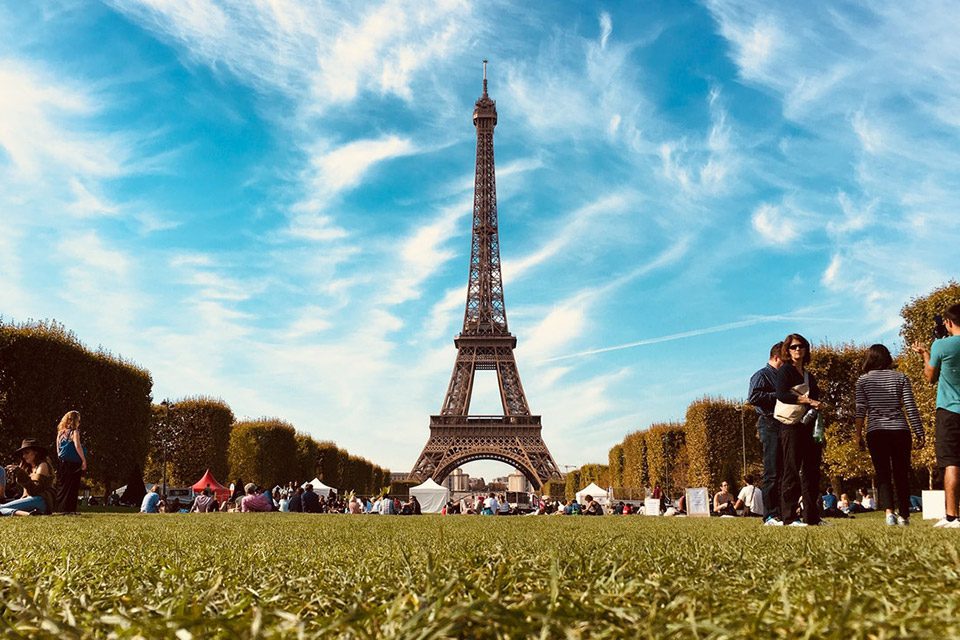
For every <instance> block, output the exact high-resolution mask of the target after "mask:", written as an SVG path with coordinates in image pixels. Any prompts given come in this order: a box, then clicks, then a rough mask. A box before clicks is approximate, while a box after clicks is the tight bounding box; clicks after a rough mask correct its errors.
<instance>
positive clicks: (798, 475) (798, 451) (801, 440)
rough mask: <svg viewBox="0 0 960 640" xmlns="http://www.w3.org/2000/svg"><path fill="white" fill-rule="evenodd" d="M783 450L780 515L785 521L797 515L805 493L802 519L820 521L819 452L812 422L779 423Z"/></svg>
mask: <svg viewBox="0 0 960 640" xmlns="http://www.w3.org/2000/svg"><path fill="white" fill-rule="evenodd" d="M780 450H781V453H782V455H783V458H782V462H783V467H782V472H781V478H780V517H781V518H782V519H783V522H784V524H790V523H791V522H793V521H794V520H796V519H797V516H796V513H797V508H798V506H799V503H800V497H801V496H803V521H804V522H806V523H807V524H817V523H818V522H820V508H819V506H818V505H817V499H818V498H819V497H820V453H821V447H820V445H819V444H817V443H816V442H815V441H814V439H813V425H812V424H811V425H805V424H789V425H788V424H785V425H782V426H781V427H780Z"/></svg>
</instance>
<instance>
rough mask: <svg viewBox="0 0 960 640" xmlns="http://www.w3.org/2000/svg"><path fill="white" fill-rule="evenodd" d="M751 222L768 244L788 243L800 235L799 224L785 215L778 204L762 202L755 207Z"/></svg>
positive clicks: (781, 244)
mask: <svg viewBox="0 0 960 640" xmlns="http://www.w3.org/2000/svg"><path fill="white" fill-rule="evenodd" d="M750 223H751V224H752V225H753V230H754V231H756V232H757V233H758V234H759V235H760V239H761V240H762V241H763V242H765V243H767V244H771V245H779V246H783V245H787V244H789V243H790V242H793V241H794V240H795V239H796V238H797V235H798V230H797V225H796V224H795V223H794V221H793V220H791V219H790V218H789V217H788V216H786V215H784V213H783V212H782V211H781V208H780V207H779V206H777V205H772V204H768V203H763V204H761V205H760V206H758V207H757V208H756V209H754V211H753V214H752V215H751V217H750Z"/></svg>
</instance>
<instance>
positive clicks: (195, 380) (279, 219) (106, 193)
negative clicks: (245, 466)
mask: <svg viewBox="0 0 960 640" xmlns="http://www.w3.org/2000/svg"><path fill="white" fill-rule="evenodd" d="M958 25H960V8H958V7H957V5H956V4H953V3H947V2H944V3H937V2H920V3H910V4H909V5H904V4H903V3H893V2H891V3H870V4H853V3H800V4H797V3H770V2H752V1H742V2H740V1H733V2H720V1H717V2H713V1H709V2H705V3H675V2H663V3H656V2H629V3H628V2H609V3H604V2H596V3H526V2H524V3H507V2H485V3H477V2H457V1H453V0H451V1H437V2H427V1H424V2H416V3H413V2H369V3H367V2H365V3H356V2H325V3H312V2H305V1H304V2H301V1H298V0H257V1H251V0H237V1H235V2H234V1H227V0H224V1H223V2H212V1H211V0H111V1H108V2H105V3H103V4H97V3H93V2H80V1H77V2H71V1H65V2H56V1H50V2H43V3H26V2H15V1H13V0H6V1H4V2H2V3H0V87H2V89H0V314H2V315H3V316H4V317H5V318H7V319H14V320H26V319H29V318H56V319H57V320H59V321H61V322H63V323H64V324H65V325H66V326H67V327H69V328H71V329H72V330H74V331H75V332H76V333H77V334H78V336H79V337H80V338H81V339H82V340H83V341H84V342H86V343H87V344H89V345H91V346H96V345H103V346H105V347H107V348H108V349H110V350H112V351H114V352H117V353H120V354H122V355H123V356H124V357H127V358H130V359H132V360H134V361H136V362H138V363H140V364H142V365H143V366H145V367H147V368H148V369H149V370H150V371H151V372H152V374H153V376H154V397H155V398H157V399H160V398H163V397H166V396H169V397H172V398H176V397H181V396H185V395H193V394H205V395H213V396H219V397H222V398H223V399H224V400H226V401H227V402H228V403H229V404H230V405H231V406H232V407H233V409H234V411H235V412H236V413H237V414H238V415H239V416H241V417H242V416H279V417H282V418H285V419H287V420H289V421H291V422H292V423H293V424H295V425H296V426H297V427H298V428H299V429H300V430H302V431H305V432H309V433H311V434H313V435H314V436H316V437H318V438H323V439H332V440H335V441H336V442H337V443H339V444H340V445H342V446H344V447H346V448H347V449H349V450H350V451H351V452H353V453H357V454H360V455H363V456H366V457H368V458H370V459H371V460H373V461H375V462H377V463H379V464H383V465H385V466H389V467H390V468H392V469H394V470H407V469H409V468H410V467H411V466H412V464H413V462H414V460H415V459H416V457H417V455H418V454H419V452H420V449H421V448H422V446H423V444H424V443H425V441H426V438H427V434H428V428H427V426H428V420H429V415H430V414H431V413H435V412H437V411H438V410H439V407H440V404H441V402H442V400H443V394H444V392H445V390H446V386H447V382H448V380H449V375H450V371H451V368H452V366H453V361H454V357H455V349H454V346H453V343H452V338H453V336H454V334H455V333H456V332H457V331H458V329H459V326H460V323H462V318H463V305H464V301H465V286H466V278H467V261H468V258H469V240H470V238H469V231H470V229H469V224H470V219H469V215H470V209H471V201H472V180H473V169H474V149H475V138H474V129H473V126H472V123H471V119H470V118H471V113H472V108H473V103H474V101H475V100H476V99H477V97H478V95H479V93H480V84H481V60H482V59H483V58H488V59H489V60H490V67H489V75H490V93H491V96H492V97H493V98H494V99H496V100H497V108H498V111H499V124H498V126H497V129H496V138H495V141H496V158H497V168H498V174H497V177H498V197H499V214H500V232H501V252H502V258H503V263H504V267H503V269H504V280H505V288H506V289H505V290H506V305H507V315H508V319H509V322H510V328H511V330H512V332H513V333H514V334H515V335H517V336H518V340H519V344H518V348H517V351H516V355H517V359H518V363H519V367H520V373H521V377H522V379H523V383H524V387H525V389H526V392H527V396H528V399H529V402H530V405H531V408H532V409H533V410H534V411H535V412H539V413H542V415H543V423H544V438H545V440H546V442H547V444H548V445H549V446H550V448H551V450H552V451H553V454H554V457H555V458H556V459H557V462H558V463H559V464H560V465H579V464H582V463H586V462H592V461H604V462H605V461H606V456H607V450H608V449H609V447H610V446H612V445H613V444H615V443H616V442H618V441H619V440H620V439H621V438H622V436H623V435H624V434H625V433H627V432H629V431H632V430H635V429H637V428H641V427H644V426H646V425H648V424H650V423H651V422H655V421H661V420H670V419H680V418H682V416H683V413H684V411H685V409H686V406H687V405H688V404H689V402H691V401H692V400H694V399H696V398H699V397H702V396H703V395H707V394H708V395H721V396H725V397H731V398H739V397H741V396H743V395H744V394H745V392H746V384H747V379H748V378H749V376H750V374H751V373H752V371H753V370H754V369H756V368H757V367H758V366H760V365H761V364H762V363H763V361H764V359H765V354H766V351H767V349H768V348H769V346H770V344H772V343H773V342H775V341H776V340H778V339H780V338H782V337H783V336H784V335H785V334H786V333H787V332H790V331H800V332H801V333H804V334H805V335H806V336H807V337H808V338H810V339H811V340H813V341H824V340H829V341H831V342H845V341H851V340H852V341H863V342H873V341H882V342H885V343H887V344H888V345H890V346H892V347H896V346H898V338H897V332H898V328H899V321H898V313H899V309H900V307H901V306H902V305H903V304H904V303H905V302H907V301H908V300H909V298H910V297H911V296H915V295H920V294H923V293H925V292H926V291H927V290H929V289H930V288H932V287H934V286H936V285H939V284H941V283H943V282H945V281H946V280H948V279H949V278H951V277H956V275H957V272H956V269H955V268H953V267H952V265H951V264H950V263H949V262H948V257H949V258H951V259H954V258H955V256H956V255H957V253H956V247H957V240H958V236H960V233H958V224H957V222H956V214H955V208H956V203H957V202H960V197H958V196H960V176H958V173H957V170H956V167H958V166H960V163H958V157H957V156H958V151H957V149H960V144H958V143H960V115H958V114H960V45H958V42H960V41H958V39H957V38H956V33H957V28H958ZM473 408H474V410H475V411H476V412H478V413H485V412H492V411H495V410H496V400H495V393H494V382H493V380H492V379H490V378H487V377H484V378H481V379H480V380H478V388H477V393H476V394H475V396H474V407H473ZM478 465H479V466H477V467H476V469H475V471H476V472H481V473H495V472H498V471H499V467H497V466H496V465H492V466H490V465H486V466H485V465H484V464H483V463H478Z"/></svg>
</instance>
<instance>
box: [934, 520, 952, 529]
mask: <svg viewBox="0 0 960 640" xmlns="http://www.w3.org/2000/svg"><path fill="white" fill-rule="evenodd" d="M954 522H956V520H954ZM949 524H951V523H950V521H949V520H947V519H946V518H940V519H939V520H937V521H936V522H935V523H934V524H933V526H934V528H935V529H942V528H943V527H946V526H947V525H949ZM951 528H952V527H951Z"/></svg>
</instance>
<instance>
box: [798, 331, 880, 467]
mask: <svg viewBox="0 0 960 640" xmlns="http://www.w3.org/2000/svg"><path fill="white" fill-rule="evenodd" d="M866 353H867V347H866V346H864V345H857V344H852V343H847V344H841V345H832V344H829V343H825V344H819V345H815V346H814V347H813V348H812V351H811V353H810V365H809V369H810V372H811V373H812V374H813V375H814V376H816V378H817V385H818V386H819V387H820V399H821V400H822V401H824V402H826V403H827V404H828V406H827V407H826V408H825V409H824V411H823V417H824V421H825V423H826V445H825V446H824V450H823V463H824V466H825V470H826V472H827V475H828V477H830V478H832V482H834V483H836V482H837V481H838V480H852V479H857V478H865V477H871V476H872V475H873V464H872V463H871V461H870V454H869V453H867V452H865V451H860V450H859V449H858V448H857V438H856V430H855V427H854V418H855V417H856V409H857V399H856V388H857V378H859V377H860V370H861V367H862V366H863V359H864V357H866Z"/></svg>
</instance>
